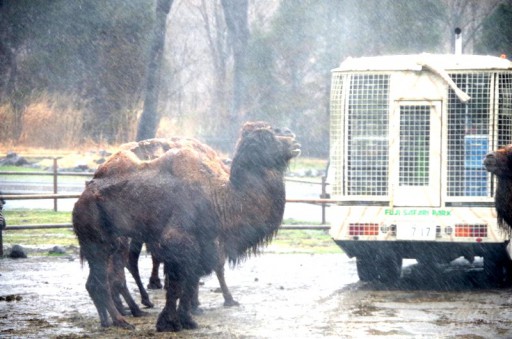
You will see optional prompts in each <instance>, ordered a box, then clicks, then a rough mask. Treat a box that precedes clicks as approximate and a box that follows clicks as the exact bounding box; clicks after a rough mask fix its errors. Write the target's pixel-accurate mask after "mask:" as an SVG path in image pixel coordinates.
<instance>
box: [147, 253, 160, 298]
mask: <svg viewBox="0 0 512 339" xmlns="http://www.w3.org/2000/svg"><path fill="white" fill-rule="evenodd" d="M151 260H152V261H153V268H152V269H151V277H150V278H149V284H148V288H149V289H150V290H159V289H161V288H162V282H161V281H160V278H159V277H158V270H159V269H160V261H158V260H157V259H156V258H155V256H154V255H153V254H151Z"/></svg>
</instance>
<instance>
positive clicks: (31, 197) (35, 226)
mask: <svg viewBox="0 0 512 339" xmlns="http://www.w3.org/2000/svg"><path fill="white" fill-rule="evenodd" d="M57 161H58V158H53V168H52V171H51V172H49V171H46V172H44V171H36V172H16V171H0V175H18V176H35V175H38V176H41V175H47V176H52V177H53V193H47V194H6V193H3V194H2V195H1V196H2V198H3V199H4V200H38V199H39V200H43V199H46V200H48V199H53V201H54V211H57V210H58V208H57V201H58V199H78V198H79V197H80V194H76V193H75V194H64V193H58V177H59V176H83V177H89V178H92V176H93V173H80V172H59V171H58V163H57ZM286 181H290V182H296V183H304V184H315V185H316V184H318V185H321V193H320V199H286V202H287V203H307V204H315V205H320V206H321V207H322V222H321V225H287V224H284V225H281V229H287V230H328V229H329V228H330V227H329V226H327V225H326V218H325V212H326V211H325V209H326V207H327V205H328V204H333V203H338V202H339V201H336V200H333V199H327V194H326V186H327V185H328V184H327V183H326V178H325V177H322V181H321V182H318V181H313V180H304V179H298V178H291V177H287V178H286ZM72 227H73V225H72V224H71V223H61V224H32V225H12V226H7V227H6V228H5V231H15V230H34V229H51V228H72ZM2 255H3V236H2V230H0V256H2Z"/></svg>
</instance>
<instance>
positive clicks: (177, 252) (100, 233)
mask: <svg viewBox="0 0 512 339" xmlns="http://www.w3.org/2000/svg"><path fill="white" fill-rule="evenodd" d="M299 153H300V150H299V145H298V144H297V143H296V142H295V139H294V136H293V135H292V134H291V133H290V132H289V131H284V132H283V131H278V130H273V129H271V128H270V127H269V126H268V125H266V124H260V123H252V124H251V123H249V124H246V126H244V129H243V132H242V134H241V139H240V140H239V142H238V144H237V149H236V152H235V156H234V158H233V163H232V167H231V173H230V176H229V179H224V178H220V177H219V176H218V175H216V174H215V171H213V170H212V166H215V165H216V164H217V162H214V164H210V163H209V161H210V158H209V157H208V156H206V155H205V154H207V152H205V153H198V152H194V151H193V149H192V148H190V149H189V148H186V147H185V148H184V149H180V150H178V151H176V150H173V149H170V150H167V151H165V152H164V153H163V154H162V156H160V157H158V158H157V159H154V160H150V161H141V160H139V159H138V157H137V156H135V155H134V154H133V152H130V151H121V152H119V153H117V154H115V155H114V156H112V157H111V158H110V159H109V161H107V162H106V163H105V164H104V165H103V166H102V167H101V168H100V169H98V171H97V173H96V175H95V177H94V179H93V180H92V181H91V182H90V183H89V184H88V185H87V187H86V190H85V191H84V192H83V193H82V196H81V197H80V199H79V200H78V202H77V203H76V205H75V208H74V210H73V225H74V230H75V233H76V234H77V237H78V240H79V243H80V248H81V253H82V255H83V256H84V257H85V258H86V259H87V260H88V262H89V266H90V274H89V278H88V280H87V283H86V288H87V290H88V292H89V295H90V296H91V298H92V300H93V302H94V304H95V306H96V308H97V310H98V313H99V316H100V321H101V324H102V325H103V326H108V325H109V318H108V316H109V315H110V317H111V318H112V321H113V323H114V325H116V326H123V327H130V325H129V324H128V323H127V322H126V320H125V319H124V317H123V316H122V315H121V314H120V313H119V311H118V310H117V308H116V306H115V303H114V301H113V300H112V288H111V284H110V282H109V275H108V265H109V262H111V260H112V259H111V257H112V254H113V252H114V251H115V242H116V239H118V237H119V236H127V237H130V238H132V239H136V240H137V241H141V242H145V243H147V245H148V248H149V250H150V251H151V253H152V254H154V255H155V257H156V259H157V260H159V261H162V262H164V270H165V273H166V274H167V277H168V280H169V288H168V290H167V298H166V305H165V307H164V309H163V310H162V312H161V313H160V316H159V317H158V321H157V330H158V331H179V330H181V329H182V328H195V327H196V326H197V324H196V323H195V322H194V320H193V319H192V317H191V315H190V309H191V303H192V299H193V298H194V293H195V291H196V287H197V285H198V283H199V278H200V277H201V276H202V275H205V274H209V273H210V272H211V271H212V269H213V268H214V267H215V265H216V264H217V263H218V262H219V259H218V258H217V254H218V249H217V244H218V242H220V243H222V244H224V250H225V253H226V254H227V257H228V258H229V260H230V261H231V262H237V261H239V260H241V259H243V258H245V257H246V256H248V255H250V254H251V253H254V252H257V249H258V247H259V246H260V245H262V244H264V243H266V242H268V241H269V240H270V239H272V237H273V235H274V234H275V232H276V231H277V228H278V226H279V225H280V223H281V220H282V216H283V212H284V204H285V189H284V180H283V176H284V172H285V170H286V168H287V165H288V162H289V161H290V160H291V159H292V158H293V157H294V156H297V155H298V154H299ZM178 299H179V300H180V302H179V306H178V304H177V300H178Z"/></svg>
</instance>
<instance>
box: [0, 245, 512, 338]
mask: <svg viewBox="0 0 512 339" xmlns="http://www.w3.org/2000/svg"><path fill="white" fill-rule="evenodd" d="M140 265H141V270H142V275H143V277H144V282H145V283H146V282H147V278H148V276H149V272H150V268H151V267H150V265H151V260H150V257H149V256H147V255H146V256H142V257H141V260H140ZM87 274H88V268H87V265H85V266H84V268H81V266H80V262H79V260H78V259H77V255H76V254H70V255H66V256H63V257H36V256H30V257H29V258H28V259H17V260H14V259H7V258H3V259H0V299H1V300H0V337H1V338H43V337H45V338H48V337H50V338H363V337H364V338H510V337H512V302H511V301H512V290H511V289H510V288H499V287H495V286H491V285H489V284H488V283H487V282H486V281H485V279H484V277H483V272H482V269H481V262H478V261H477V262H476V263H475V264H469V263H468V262H466V261H464V260H459V261H458V262H457V263H455V264H452V265H450V266H445V267H441V268H439V271H438V272H433V271H430V270H426V269H425V268H424V267H421V266H419V265H417V264H415V262H414V261H408V262H406V264H405V265H404V269H403V277H402V278H401V279H400V281H399V283H398V285H397V286H394V287H390V286H384V285H380V284H369V283H361V282H359V281H358V278H357V273H356V265H355V260H354V259H349V258H348V257H346V256H345V255H344V254H342V253H341V252H340V253H339V254H296V253H276V252H272V248H270V249H269V250H268V251H266V252H265V253H263V254H262V255H260V256H258V257H255V258H251V259H249V260H247V261H246V262H244V263H243V264H242V265H240V266H238V267H237V268H235V269H227V271H226V276H227V281H228V285H229V286H230V288H231V292H232V293H233V295H234V297H235V299H237V300H238V301H239V302H240V306H238V307H232V308H225V307H223V299H222V294H221V293H219V291H218V288H217V286H218V284H217V281H216V278H214V277H213V276H211V277H206V278H205V279H203V280H202V281H203V283H204V284H203V285H202V286H201V289H200V300H201V303H202V308H203V310H204V313H203V314H202V315H199V316H196V317H195V319H196V320H197V322H198V323H199V326H200V328H199V329H197V330H186V331H182V332H179V333H157V332H155V322H156V317H157V315H158V313H159V312H160V310H161V308H162V306H163V304H164V298H165V296H164V291H162V290H157V291H150V296H151V298H152V300H153V301H154V302H155V304H156V307H155V308H153V309H148V310H147V311H148V312H149V313H150V314H149V316H147V317H144V318H132V317H129V318H128V319H129V321H130V322H131V323H132V324H134V325H135V326H136V329H135V330H123V329H116V328H109V329H103V328H101V327H100V326H99V321H98V318H97V315H96V311H95V308H94V306H93V304H92V302H91V301H90V299H89V297H88V295H87V292H86V290H85V287H84V284H85V280H86V278H87ZM128 280H129V285H130V290H132V291H133V294H134V295H135V297H136V299H137V301H138V298H139V296H138V292H137V291H136V287H135V285H134V283H133V280H132V279H131V277H129V279H128ZM6 299H7V300H6Z"/></svg>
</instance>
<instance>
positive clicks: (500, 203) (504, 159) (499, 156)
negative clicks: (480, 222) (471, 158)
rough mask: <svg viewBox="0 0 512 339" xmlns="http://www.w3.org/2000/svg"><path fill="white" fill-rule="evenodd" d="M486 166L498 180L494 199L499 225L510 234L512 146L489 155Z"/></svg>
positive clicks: (511, 216) (511, 214)
mask: <svg viewBox="0 0 512 339" xmlns="http://www.w3.org/2000/svg"><path fill="white" fill-rule="evenodd" d="M484 166H485V168H486V169H487V171H489V172H491V173H492V174H494V175H496V177H497V179H498V185H497V186H496V196H495V197H494V199H495V206H496V212H497V214H498V224H499V225H500V227H502V228H503V229H504V230H506V231H508V232H509V233H510V232H511V231H512V229H511V228H512V145H507V146H505V147H502V148H500V149H498V150H497V151H495V152H491V153H488V154H487V155H486V156H485V159H484Z"/></svg>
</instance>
